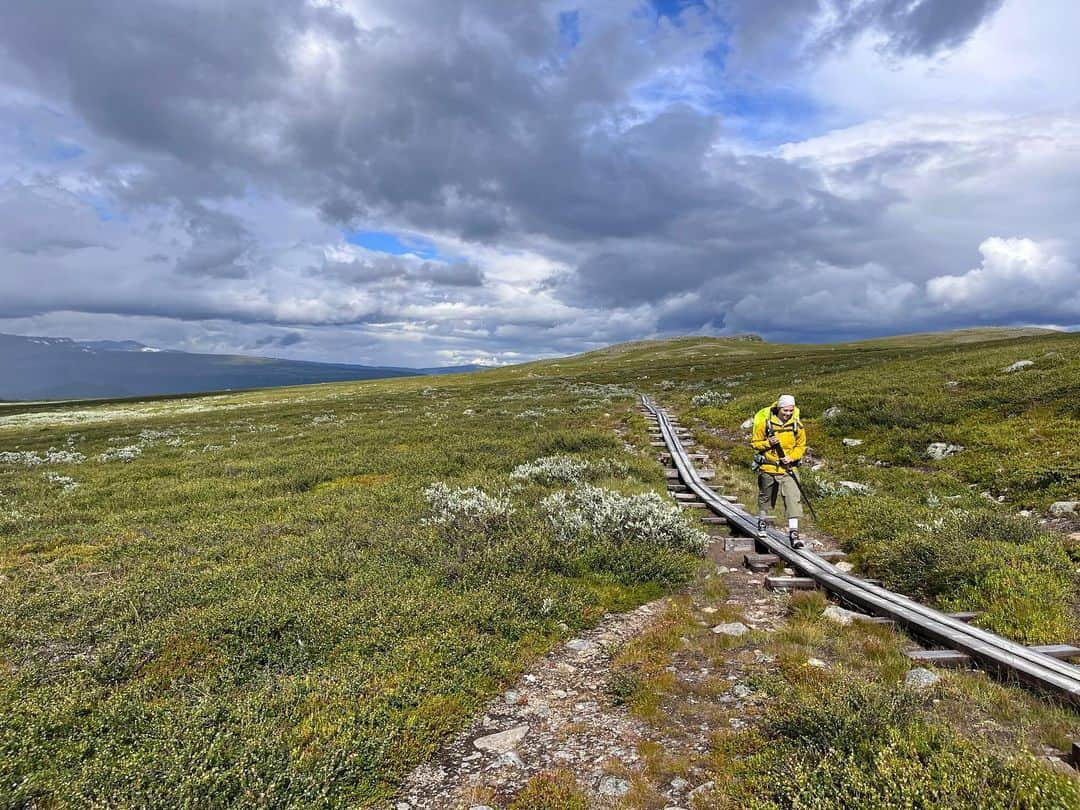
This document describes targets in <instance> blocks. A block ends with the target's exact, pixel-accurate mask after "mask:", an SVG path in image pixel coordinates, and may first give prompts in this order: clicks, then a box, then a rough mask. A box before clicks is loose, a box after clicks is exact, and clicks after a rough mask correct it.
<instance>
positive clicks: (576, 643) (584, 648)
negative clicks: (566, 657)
mask: <svg viewBox="0 0 1080 810" xmlns="http://www.w3.org/2000/svg"><path fill="white" fill-rule="evenodd" d="M566 646H567V648H568V649H571V650H573V651H574V652H589V650H594V649H596V644H595V643H593V642H592V641H588V640H586V639H583V638H572V639H570V640H569V641H568V642H566Z"/></svg>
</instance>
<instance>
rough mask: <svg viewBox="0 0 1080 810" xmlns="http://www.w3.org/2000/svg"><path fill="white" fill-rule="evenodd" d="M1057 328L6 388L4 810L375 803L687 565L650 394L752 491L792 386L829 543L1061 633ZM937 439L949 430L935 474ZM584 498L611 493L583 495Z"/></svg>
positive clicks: (1071, 635) (1069, 491)
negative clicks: (77, 389)
mask: <svg viewBox="0 0 1080 810" xmlns="http://www.w3.org/2000/svg"><path fill="white" fill-rule="evenodd" d="M1078 348H1080V335H1074V334H1063V333H1046V332H1037V333H1035V334H1027V333H1017V332H1016V331H1015V330H1001V331H993V330H976V331H965V332H958V333H948V334H944V335H916V336H906V337H896V338H887V339H881V340H872V341H865V342H861V343H848V344H837V345H829V346H809V345H808V346H795V345H777V344H768V343H764V342H761V341H757V340H751V339H745V338H743V339H739V338H728V339H714V338H680V339H675V340H667V341H657V342H641V343H634V344H627V345H624V346H616V347H611V348H609V349H604V350H601V351H598V352H592V353H589V354H587V355H581V356H578V357H572V358H565V359H559V360H551V361H543V362H537V363H529V364H524V365H521V366H516V367H511V368H506V369H499V370H494V371H489V372H481V373H474V374H470V375H460V376H454V375H451V376H446V377H439V378H430V377H428V378H404V379H396V380H380V381H370V382H362V383H335V384H325V385H318V386H308V387H302V388H290V389H282V390H276V391H257V392H247V393H235V394H224V395H217V396H214V397H200V398H191V399H183V398H177V399H163V400H157V401H146V402H114V403H108V404H101V405H93V406H83V405H78V404H71V405H68V406H64V407H50V408H48V409H34V408H30V407H21V406H19V405H18V404H12V405H7V406H5V407H4V408H3V409H2V411H0V673H2V675H3V677H2V679H0V806H3V807H23V806H50V807H53V806H55V807H75V806H89V805H94V804H98V805H109V806H161V805H170V806H172V805H176V806H179V805H185V804H189V805H192V806H207V807H212V806H222V807H224V806H230V807H232V806H252V807H253V806H260V807H264V806H317V807H321V806H327V807H339V806H340V807H344V806H357V805H370V804H373V803H375V802H377V801H379V800H380V799H383V798H385V797H387V796H389V795H390V794H391V793H392V791H393V788H394V786H395V785H396V784H397V783H398V782H399V780H400V779H401V778H402V777H403V776H404V775H405V774H406V773H407V772H408V771H409V769H411V768H412V767H413V766H415V765H416V764H417V763H418V762H420V761H423V760H424V759H425V758H426V757H428V756H429V755H430V754H431V753H432V752H433V751H434V750H435V749H436V747H437V746H438V744H439V743H440V742H441V741H442V740H444V739H445V738H446V737H447V735H449V734H451V733H452V732H453V731H454V730H455V729H457V728H459V727H460V726H461V725H462V724H463V723H464V722H465V720H466V719H467V718H468V717H469V716H470V715H471V714H472V713H473V712H474V711H475V710H476V708H477V707H478V706H479V705H480V704H481V703H482V701H483V700H484V699H485V698H486V697H488V696H490V695H492V694H494V693H495V692H496V691H497V690H498V689H499V688H501V687H503V686H505V685H506V684H507V683H508V682H510V681H511V680H512V679H513V677H514V676H515V674H516V673H517V672H519V671H520V668H521V667H522V665H523V663H524V662H525V661H527V660H530V659H532V658H534V657H535V656H537V655H539V654H540V653H542V652H543V651H544V650H546V649H548V648H549V647H551V646H552V645H553V644H555V643H557V642H558V641H559V640H560V639H562V638H565V637H567V634H568V633H572V632H573V631H574V630H576V629H579V628H582V627H585V626H589V625H590V624H592V623H594V622H595V621H596V620H597V618H598V617H599V616H601V615H602V614H603V613H604V612H606V611H611V610H617V609H622V608H625V607H629V606H631V605H635V604H638V603H640V602H641V601H643V600H645V599H647V598H650V597H652V596H655V595H658V594H660V593H662V592H665V591H668V590H671V589H673V588H678V587H680V586H681V585H682V584H683V583H685V582H687V581H689V579H690V578H691V577H692V576H693V575H694V573H695V570H696V568H697V566H698V564H699V560H700V557H699V552H700V535H699V534H698V532H697V530H696V529H694V527H692V526H689V525H688V524H686V523H685V521H683V519H682V518H681V517H678V516H675V517H671V516H670V514H669V512H668V511H666V509H665V508H664V504H663V502H661V501H660V500H659V499H658V498H657V499H655V500H654V499H653V496H650V495H648V494H647V493H654V492H663V489H664V479H663V475H662V472H661V469H660V467H659V466H658V465H657V464H656V463H655V460H654V458H653V457H652V456H651V454H650V452H649V449H650V448H648V446H647V442H646V441H645V430H644V424H643V421H642V419H641V418H640V416H638V415H637V414H636V413H635V405H636V396H637V394H638V393H639V392H647V393H650V394H651V395H653V396H655V397H656V398H657V399H658V400H660V402H661V403H662V404H664V405H666V406H668V407H670V408H672V409H673V410H674V411H675V412H677V413H680V414H682V415H683V416H684V420H685V421H686V423H687V424H692V423H693V422H694V421H695V420H696V421H697V423H698V424H699V431H698V435H699V438H701V439H702V440H703V441H705V442H706V443H707V444H709V445H710V446H711V448H712V449H713V450H714V451H715V453H716V454H717V456H718V457H720V458H726V459H728V461H729V462H730V464H731V473H732V475H735V476H736V477H741V478H742V479H743V480H744V481H745V482H749V480H750V478H749V471H748V470H747V469H746V465H745V463H744V462H745V461H747V459H748V452H747V450H746V448H745V446H744V441H743V437H742V435H741V432H740V430H739V425H740V424H741V423H742V421H743V420H744V419H745V418H746V417H747V416H748V415H750V414H751V413H752V412H753V411H754V410H756V409H757V408H758V407H760V406H762V405H764V404H768V402H771V401H772V399H773V398H775V396H776V395H777V394H778V393H780V392H781V391H790V392H792V393H794V394H795V395H796V396H797V397H798V398H799V400H800V403H801V405H802V407H803V412H804V414H805V416H806V418H807V423H808V430H809V431H810V436H811V445H812V447H813V455H814V456H815V457H816V458H817V459H819V460H822V461H824V462H825V466H824V467H822V468H821V469H820V470H818V472H817V473H809V472H808V473H807V478H808V482H809V483H810V484H811V486H813V487H814V492H816V493H818V496H819V498H820V506H819V511H820V512H821V516H822V525H821V526H820V527H818V529H819V530H827V531H830V532H832V533H833V534H835V535H836V536H837V537H838V538H839V539H840V540H841V541H842V542H843V543H844V544H846V545H847V546H848V547H849V548H851V549H852V550H853V551H855V552H856V558H857V559H861V560H862V562H863V564H864V565H865V566H866V567H867V568H868V569H869V570H871V571H876V572H878V573H880V574H881V575H882V576H884V577H885V578H886V579H887V580H890V581H891V582H894V583H895V582H902V583H903V585H904V587H905V588H907V589H908V590H909V592H912V593H918V594H919V595H921V596H923V597H924V598H926V599H928V600H931V601H935V602H937V603H938V604H942V605H950V604H953V603H960V602H963V603H964V606H965V608H966V609H972V608H974V607H982V608H983V609H985V610H986V617H987V619H986V621H987V626H990V627H993V628H994V629H997V630H999V631H1001V632H1007V633H1009V634H1011V635H1013V636H1014V637H1017V638H1021V639H1024V640H1033V641H1034V640H1048V641H1054V642H1063V641H1068V640H1074V639H1075V638H1076V631H1075V626H1076V625H1075V612H1074V605H1075V601H1076V590H1075V587H1076V584H1075V577H1074V574H1073V569H1074V568H1075V562H1074V561H1072V560H1070V558H1069V557H1068V556H1067V550H1066V545H1065V543H1064V541H1063V540H1062V536H1061V535H1060V534H1047V532H1046V531H1045V530H1046V528H1047V527H1045V526H1039V524H1037V523H1036V522H1035V519H1034V518H1032V519H1024V518H1018V517H1016V512H1018V511H1019V510H1020V509H1022V508H1028V509H1032V510H1034V511H1035V512H1036V513H1038V514H1042V513H1043V512H1044V511H1045V510H1046V509H1047V508H1048V506H1049V504H1050V503H1051V502H1053V501H1055V500H1067V499H1069V496H1072V498H1071V499H1072V500H1075V499H1076V497H1077V490H1078V486H1080V471H1078V467H1077V463H1076V460H1075V454H1074V453H1073V452H1072V446H1073V444H1074V442H1075V437H1076V435H1077V432H1078V429H1080V405H1078V402H1080V353H1078V351H1077V349H1078ZM1019 360H1030V361H1031V365H1029V366H1026V367H1024V368H1022V369H1021V370H1018V371H1014V372H1005V371H1003V369H1004V368H1006V367H1008V366H1010V365H1011V364H1013V363H1015V362H1016V361H1019ZM831 407H835V408H838V409H839V410H838V411H836V412H834V413H835V416H834V417H833V418H831V419H825V418H824V416H823V415H824V412H825V410H826V409H827V408H831ZM844 438H856V439H859V440H861V441H862V444H861V445H860V446H858V447H849V446H847V445H845V444H844V443H843V441H842V440H843V439H844ZM933 442H944V443H946V444H953V445H962V446H963V448H964V449H963V450H962V451H958V452H955V453H953V454H952V455H949V456H948V457H946V458H944V459H942V460H940V461H934V460H931V459H929V458H928V457H927V456H926V448H927V446H928V445H929V444H930V443H933ZM840 479H845V480H847V479H850V480H855V481H858V482H862V483H865V484H866V485H868V486H870V487H871V488H873V489H874V490H875V492H876V495H875V497H873V498H857V497H850V496H847V495H844V494H842V493H841V492H839V491H838V490H837V489H836V481H838V480H840ZM589 487H600V488H602V489H604V490H607V491H610V493H611V494H610V495H604V498H605V500H604V501H603V504H604V505H603V508H602V509H599V508H597V509H593V508H592V506H591V505H590V504H592V503H594V502H595V498H594V495H595V494H596V490H591V489H589ZM984 492H986V493H988V494H989V497H987V496H985V495H983V494H982V493H984ZM999 497H1000V498H1001V502H1000V503H999V501H998V499H999ZM646 515H647V516H648V519H647V520H646V519H645V518H644V517H643V516H646ZM939 520H940V521H942V522H941V523H940V524H938V523H935V521H939ZM635 521H638V523H640V525H642V526H645V525H648V526H650V527H651V528H650V529H649V530H648V531H645V530H644V529H643V530H641V531H636V532H635V531H627V530H626V529H625V527H626V526H628V525H637V524H635ZM950 521H951V522H950ZM953 523H955V524H956V525H955V526H954V525H953ZM920 525H922V526H938V528H939V529H942V528H943V527H944V530H943V531H941V532H939V533H941V534H942V535H943V536H944V537H946V538H947V540H948V542H947V543H946V542H945V541H944V540H942V541H940V542H939V541H936V540H935V539H934V538H935V537H936V536H937V535H936V533H935V532H934V531H930V530H927V529H923V528H919V527H920ZM1064 528H1066V529H1067V528H1069V527H1068V526H1064ZM1072 530H1075V529H1072ZM957 544H964V545H963V546H962V549H963V553H962V554H956V553H952V554H950V553H949V549H950V548H952V546H955V545H957ZM905 549H912V550H913V551H912V553H910V554H909V553H908V552H907V551H906V550H905ZM913 554H914V555H915V556H913ZM927 561H930V562H931V563H933V564H932V565H927ZM935 572H944V573H943V574H942V575H941V576H935Z"/></svg>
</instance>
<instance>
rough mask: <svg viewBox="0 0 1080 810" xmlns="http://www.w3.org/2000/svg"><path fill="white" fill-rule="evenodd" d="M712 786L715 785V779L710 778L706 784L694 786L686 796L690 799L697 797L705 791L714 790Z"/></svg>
mask: <svg viewBox="0 0 1080 810" xmlns="http://www.w3.org/2000/svg"><path fill="white" fill-rule="evenodd" d="M712 787H713V781H712V780H711V779H710V780H709V781H708V782H706V783H705V784H703V785H698V786H697V787H696V788H694V789H693V790H691V791H690V792H689V793H687V794H686V798H688V799H696V798H697V797H698V796H702V795H704V794H705V793H707V792H709V791H710V790H712Z"/></svg>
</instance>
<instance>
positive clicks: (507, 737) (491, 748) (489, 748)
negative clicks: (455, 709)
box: [473, 726, 529, 754]
mask: <svg viewBox="0 0 1080 810" xmlns="http://www.w3.org/2000/svg"><path fill="white" fill-rule="evenodd" d="M528 733H529V727H528V726H514V728H510V729H507V730H506V731H500V732H498V733H496V734H488V735H487V736H486V737H479V738H477V739H475V740H473V745H475V746H476V747H477V748H479V749H480V750H481V751H486V752H487V753H489V754H505V753H506V752H507V751H512V750H513V749H514V748H515V747H516V746H517V744H518V743H519V742H521V741H522V740H524V739H525V735H526V734H528Z"/></svg>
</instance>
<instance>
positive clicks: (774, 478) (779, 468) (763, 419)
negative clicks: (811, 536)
mask: <svg viewBox="0 0 1080 810" xmlns="http://www.w3.org/2000/svg"><path fill="white" fill-rule="evenodd" d="M750 443H751V444H752V445H753V446H754V450H756V451H757V453H756V455H755V456H754V464H755V468H756V469H757V473H758V533H759V534H760V535H762V536H763V537H764V536H765V531H766V527H767V524H766V522H765V518H766V515H767V514H768V510H769V509H770V508H773V507H775V506H776V496H777V494H779V495H781V496H782V497H783V499H784V514H785V515H786V516H787V522H788V539H789V540H790V541H791V546H792V548H802V547H803V546H804V545H805V543H803V541H802V538H800V537H799V518H801V517H802V513H803V512H802V497H801V495H800V493H799V486H798V484H797V483H796V481H795V478H794V476H793V473H792V469H793V468H795V467H796V466H798V464H799V460H800V459H801V458H802V457H803V453H805V452H806V429H805V428H804V427H803V425H802V422H800V421H799V409H798V407H797V406H796V405H795V397H793V396H791V394H784V395H783V396H781V397H780V398H779V399H777V400H776V402H774V403H773V404H772V405H770V406H768V407H767V408H762V409H761V410H760V411H758V412H757V414H755V415H754V433H753V435H752V437H751V439H750Z"/></svg>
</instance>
